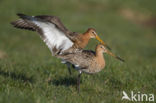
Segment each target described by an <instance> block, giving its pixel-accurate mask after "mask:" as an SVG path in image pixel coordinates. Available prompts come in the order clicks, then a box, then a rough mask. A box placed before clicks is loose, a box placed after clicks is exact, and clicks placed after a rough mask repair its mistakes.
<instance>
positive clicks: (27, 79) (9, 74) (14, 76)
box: [0, 69, 33, 83]
mask: <svg viewBox="0 0 156 103" xmlns="http://www.w3.org/2000/svg"><path fill="white" fill-rule="evenodd" d="M0 75H2V76H4V77H9V78H11V79H13V80H21V81H22V82H30V83H33V78H32V77H26V76H25V74H17V73H15V72H9V71H7V72H6V71H3V70H1V69H0Z"/></svg>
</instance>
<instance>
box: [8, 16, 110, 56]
mask: <svg viewBox="0 0 156 103" xmlns="http://www.w3.org/2000/svg"><path fill="white" fill-rule="evenodd" d="M17 15H18V16H19V17H20V18H21V19H19V20H17V21H13V22H11V24H12V25H13V26H14V27H16V28H20V29H27V30H32V31H37V32H38V33H39V34H40V37H41V38H42V40H43V41H45V40H47V39H49V42H50V39H51V38H48V37H47V35H46V32H45V31H44V27H43V26H40V24H41V25H42V24H43V23H44V24H46V25H47V26H49V28H50V29H51V25H50V24H52V25H54V26H55V29H57V30H58V31H59V32H62V33H63V35H64V36H66V37H67V38H68V39H69V40H70V41H71V42H73V45H71V46H69V47H68V48H67V49H69V48H70V49H71V50H72V51H73V50H76V49H83V48H85V47H86V45H87V44H88V42H89V40H90V39H91V38H96V39H97V40H99V41H100V42H101V43H103V45H105V46H107V45H106V44H105V43H104V42H103V41H102V40H101V39H100V38H99V37H98V35H97V33H96V31H95V29H93V28H89V29H88V30H87V31H86V32H85V33H82V34H81V33H76V32H71V31H69V30H68V29H67V28H66V27H65V26H64V25H63V23H62V22H61V20H60V19H59V18H58V17H56V16H47V15H41V16H27V15H24V14H17ZM39 23H40V24H39ZM50 35H56V34H54V33H53V32H52V31H51V34H50ZM55 39H56V40H57V38H54V40H55ZM45 42H46V41H45ZM47 44H48V43H47ZM51 45H52V44H51ZM51 45H49V49H50V50H51V52H52V54H54V55H55V54H56V53H58V52H59V53H60V52H63V51H65V50H63V49H62V48H63V46H64V43H62V44H59V46H58V47H57V46H51ZM66 45H68V44H66ZM107 47H108V46H107ZM53 48H55V51H53ZM108 48H109V47H108ZM67 49H66V50H67Z"/></svg>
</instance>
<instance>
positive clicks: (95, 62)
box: [57, 44, 124, 92]
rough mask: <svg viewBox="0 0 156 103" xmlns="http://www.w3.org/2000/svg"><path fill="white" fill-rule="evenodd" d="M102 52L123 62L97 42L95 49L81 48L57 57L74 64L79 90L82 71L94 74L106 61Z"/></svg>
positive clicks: (102, 67)
mask: <svg viewBox="0 0 156 103" xmlns="http://www.w3.org/2000/svg"><path fill="white" fill-rule="evenodd" d="M103 53H107V54H109V55H111V56H113V57H115V58H116V59H119V60H120V61H122V62H124V60H123V59H122V58H120V57H118V56H116V55H115V54H113V53H112V52H111V51H109V50H108V49H107V48H106V47H105V46H104V45H103V44H98V45H97V46H96V49H95V51H92V50H82V51H81V52H73V53H70V52H69V53H63V54H61V55H58V56H57V57H58V58H60V59H64V60H65V61H67V62H69V63H71V64H73V65H74V67H75V69H76V70H78V72H79V73H78V77H77V89H78V92H79V90H80V76H81V74H82V73H87V74H94V73H97V72H100V71H101V70H102V69H104V67H105V65H106V63H105V59H104V57H103Z"/></svg>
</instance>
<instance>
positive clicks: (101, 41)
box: [96, 35, 111, 50]
mask: <svg viewBox="0 0 156 103" xmlns="http://www.w3.org/2000/svg"><path fill="white" fill-rule="evenodd" d="M96 39H97V40H98V41H99V42H100V43H101V44H103V45H104V46H105V47H106V48H108V49H109V50H111V48H110V47H109V46H108V45H107V44H106V43H105V42H104V41H103V40H102V39H101V38H100V37H99V36H98V35H96Z"/></svg>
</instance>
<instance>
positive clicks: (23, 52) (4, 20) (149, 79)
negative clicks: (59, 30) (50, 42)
mask: <svg viewBox="0 0 156 103" xmlns="http://www.w3.org/2000/svg"><path fill="white" fill-rule="evenodd" d="M155 4H156V1H155V0H150V1H149V0H137V1H136V0H124V1H123V0H118V1H113V0H90V1H89V0H79V1H74V0H68V1H65V0H64V1H63V0H62V1H58V0H53V1H52V0H31V1H28V0H17V1H14V0H1V1H0V24H1V25H0V103H95V102H96V103H131V102H129V101H128V100H123V101H122V100H121V98H122V91H125V92H127V93H128V94H130V91H134V92H136V93H138V92H141V93H147V94H150V93H153V94H155V96H156V85H155V84H156V70H155V68H156V29H155V28H156V12H155V11H156V6H155ZM16 13H24V14H28V15H39V14H49V15H56V16H58V17H60V18H61V20H62V22H63V23H64V24H65V26H66V27H67V28H68V29H70V30H71V31H75V32H80V33H83V32H85V31H86V30H87V28H88V27H93V28H95V29H96V31H97V33H98V34H99V36H100V37H101V38H102V39H103V40H104V41H105V42H106V43H107V44H108V45H109V46H110V47H111V48H112V51H113V52H114V53H115V54H117V55H119V56H121V57H122V58H124V59H125V61H126V62H125V63H121V62H120V61H118V60H116V59H114V58H113V57H110V56H108V55H106V54H105V55H104V57H105V60H106V67H105V68H104V69H103V70H102V71H101V72H99V73H97V74H95V75H87V74H83V75H82V78H81V84H80V94H78V93H77V91H76V77H77V71H75V70H74V69H73V70H72V75H69V74H68V70H67V67H66V66H65V65H64V64H61V63H60V60H59V59H57V58H55V57H52V56H51V53H50V51H49V50H48V48H47V47H46V46H45V44H44V43H43V42H42V40H41V39H40V38H39V36H38V35H37V33H35V32H31V31H25V30H20V29H15V28H13V27H12V26H11V25H10V22H11V21H14V20H16V19H17V18H18V17H17V16H16ZM97 44H98V42H97V41H96V40H91V41H90V42H89V45H88V46H87V48H85V49H92V50H94V48H95V46H96V45H97ZM155 98H156V97H155ZM145 103H146V102H145Z"/></svg>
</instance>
